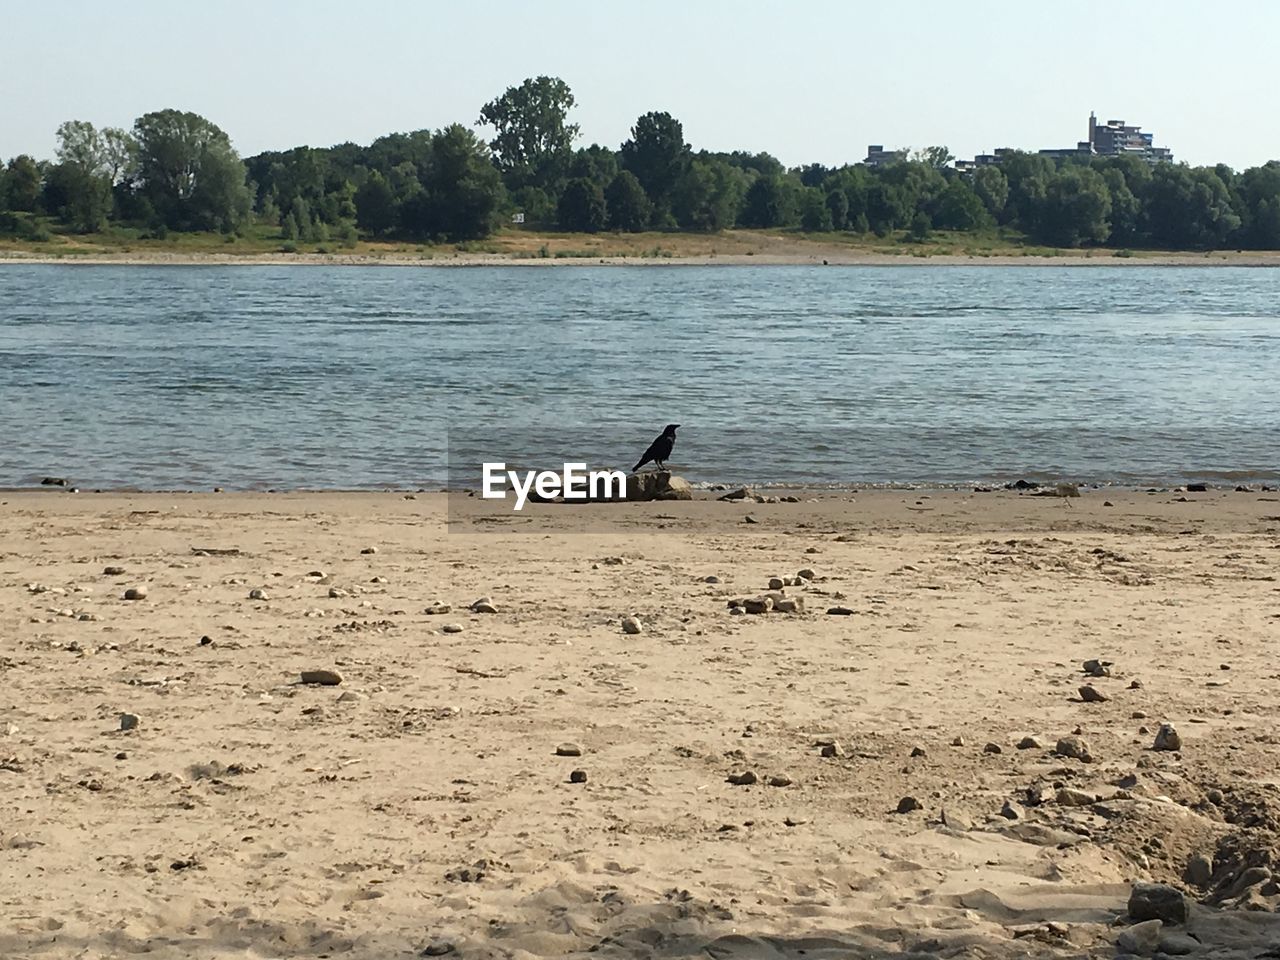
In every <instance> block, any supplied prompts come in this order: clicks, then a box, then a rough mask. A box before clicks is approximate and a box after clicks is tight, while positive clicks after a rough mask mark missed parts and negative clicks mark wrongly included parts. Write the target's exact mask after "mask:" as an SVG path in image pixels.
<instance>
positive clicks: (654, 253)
mask: <svg viewBox="0 0 1280 960" xmlns="http://www.w3.org/2000/svg"><path fill="white" fill-rule="evenodd" d="M46 226H47V227H48V228H49V233H50V236H49V239H48V240H45V241H30V240H17V239H14V238H12V237H0V258H12V259H19V258H20V259H26V258H37V259H41V260H68V261H76V260H95V259H108V260H114V259H128V260H157V261H173V260H188V259H189V260H191V261H193V262H198V261H200V260H203V259H209V258H216V259H218V260H223V259H228V258H230V259H236V258H241V257H243V258H245V259H246V260H249V259H252V258H263V257H270V258H272V259H273V260H280V259H286V260H287V259H288V258H290V257H293V256H297V257H298V258H299V259H300V260H309V259H314V258H316V257H326V256H328V257H341V258H342V259H344V260H359V261H366V262H374V263H376V262H378V261H379V260H386V261H389V262H404V261H406V260H410V261H413V260H420V261H436V260H438V261H441V262H449V261H464V260H465V261H472V260H479V261H487V260H501V259H509V260H582V261H587V260H591V261H596V260H601V259H607V260H619V259H622V260H630V259H635V260H648V261H653V260H691V259H693V260H702V259H705V260H709V261H711V260H716V259H718V258H724V259H728V260H734V261H738V260H742V259H744V258H751V257H758V258H760V259H761V260H762V261H764V260H772V261H787V262H793V261H801V262H803V261H805V260H813V261H814V262H818V261H821V260H828V261H831V262H836V263H839V262H858V261H862V260H873V261H874V260H880V259H882V258H888V257H901V258H916V259H929V258H964V259H970V258H972V259H975V260H981V259H992V258H998V259H1001V260H1004V259H1006V258H1024V257H1035V258H1062V259H1064V260H1108V261H1114V260H1136V261H1139V262H1142V261H1156V260H1159V261H1168V260H1170V259H1176V260H1179V261H1181V260H1186V261H1188V262H1191V261H1203V260H1217V261H1224V260H1226V261H1232V260H1234V259H1237V258H1245V259H1247V260H1248V261H1249V262H1271V261H1274V262H1276V263H1280V255H1278V254H1274V253H1266V252H1263V253H1258V252H1251V253H1249V254H1239V253H1237V252H1235V251H1214V252H1209V253H1204V252H1199V253H1196V252H1181V253H1171V252H1169V251H1144V250H1110V249H1086V250H1079V249H1061V248H1054V247H1044V246H1037V245H1034V244H1030V243H1027V242H1025V241H1024V239H1023V237H1021V236H1020V235H1018V234H1016V233H1012V232H1009V231H999V232H997V231H991V232H988V233H952V232H947V231H936V232H934V233H933V234H931V235H930V237H929V238H928V239H926V240H923V241H917V240H913V239H911V238H909V237H908V236H907V235H906V234H905V233H903V232H899V233H896V234H893V235H890V236H887V237H877V236H874V235H872V234H865V235H860V234H843V233H839V234H837V233H826V234H805V233H801V232H799V231H791V230H786V231H777V230H773V231H770V230H727V231H724V232H721V233H715V234H698V233H659V232H645V233H598V234H587V233H554V232H544V231H537V230H525V229H515V228H507V229H503V230H500V231H499V232H498V233H496V234H495V235H494V236H492V237H490V238H488V239H486V240H477V241H468V242H465V243H456V244H455V243H450V244H413V243H402V242H387V241H367V240H359V241H356V242H354V243H345V244H344V243H341V242H339V241H336V240H334V241H329V242H323V243H313V242H297V241H286V240H282V239H281V237H280V231H279V228H277V227H272V226H265V225H258V226H254V227H251V228H250V229H249V230H247V231H246V232H245V233H244V234H243V235H241V236H228V235H223V234H219V233H170V234H169V235H168V236H166V237H164V238H156V237H152V236H149V235H148V234H147V233H146V232H145V231H142V230H138V229H129V228H113V229H111V230H108V231H104V232H102V233H92V234H72V233H67V232H62V231H61V230H60V229H59V228H58V226H57V224H56V223H54V222H52V221H50V222H48V223H47V224H46Z"/></svg>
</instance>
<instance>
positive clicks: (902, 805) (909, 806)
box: [898, 797, 924, 813]
mask: <svg viewBox="0 0 1280 960" xmlns="http://www.w3.org/2000/svg"><path fill="white" fill-rule="evenodd" d="M923 809H924V804H923V803H921V802H920V801H919V800H917V799H916V798H915V797H903V798H902V799H901V800H899V801H898V812H899V813H914V812H915V811H917V810H923Z"/></svg>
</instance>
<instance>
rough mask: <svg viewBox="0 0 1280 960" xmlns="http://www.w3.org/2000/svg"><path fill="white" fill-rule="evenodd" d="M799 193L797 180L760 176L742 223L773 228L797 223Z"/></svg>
mask: <svg viewBox="0 0 1280 960" xmlns="http://www.w3.org/2000/svg"><path fill="white" fill-rule="evenodd" d="M798 192H799V191H798V189H797V184H796V182H795V181H794V180H793V179H792V178H790V177H788V176H786V175H781V174H780V175H772V176H762V177H756V179H755V180H754V181H752V183H751V186H750V187H748V188H747V195H746V198H745V199H744V201H743V206H742V215H741V217H740V219H741V221H742V225H743V226H744V227H756V228H759V229H769V228H770V227H785V226H788V225H790V224H792V223H794V222H795V219H796V216H797V214H798V210H797V194H798Z"/></svg>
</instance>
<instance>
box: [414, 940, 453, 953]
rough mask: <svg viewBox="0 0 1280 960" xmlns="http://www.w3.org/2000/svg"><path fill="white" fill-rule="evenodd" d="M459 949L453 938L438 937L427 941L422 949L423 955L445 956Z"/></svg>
mask: <svg viewBox="0 0 1280 960" xmlns="http://www.w3.org/2000/svg"><path fill="white" fill-rule="evenodd" d="M457 949H458V948H457V946H456V945H455V944H454V942H453V941H452V940H445V939H443V938H441V937H436V938H435V939H434V940H430V941H428V942H427V945H426V946H425V947H423V948H422V950H421V955H422V956H424V957H443V956H445V955H446V954H450V953H454V952H455V951H456V950H457Z"/></svg>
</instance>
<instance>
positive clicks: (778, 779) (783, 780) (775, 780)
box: [769, 773, 795, 787]
mask: <svg viewBox="0 0 1280 960" xmlns="http://www.w3.org/2000/svg"><path fill="white" fill-rule="evenodd" d="M794 782H795V781H794V780H792V779H791V778H790V777H789V776H787V775H786V774H785V773H775V774H774V775H773V776H772V777H770V778H769V786H771V787H789V786H791V784H793V783H794Z"/></svg>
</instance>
